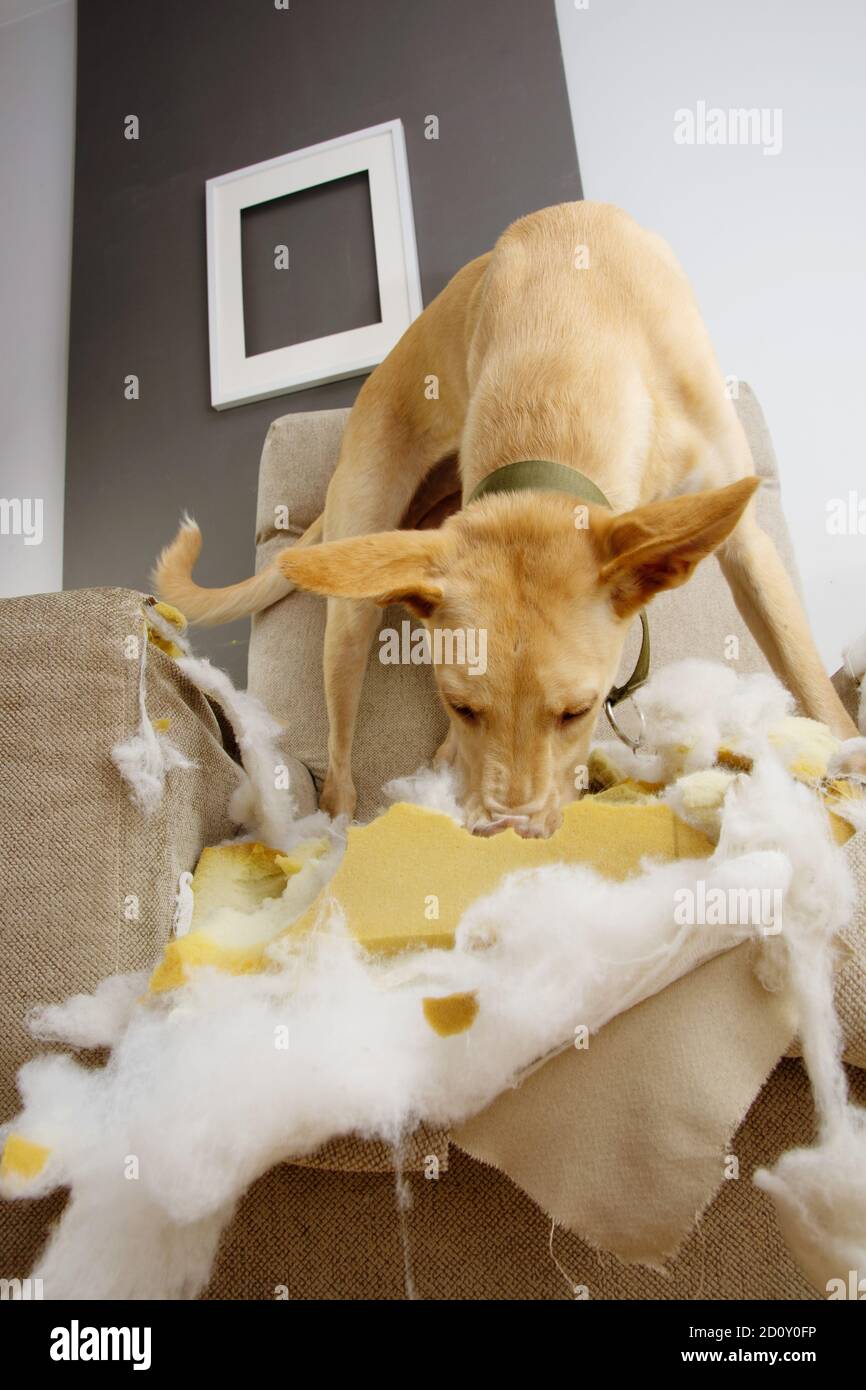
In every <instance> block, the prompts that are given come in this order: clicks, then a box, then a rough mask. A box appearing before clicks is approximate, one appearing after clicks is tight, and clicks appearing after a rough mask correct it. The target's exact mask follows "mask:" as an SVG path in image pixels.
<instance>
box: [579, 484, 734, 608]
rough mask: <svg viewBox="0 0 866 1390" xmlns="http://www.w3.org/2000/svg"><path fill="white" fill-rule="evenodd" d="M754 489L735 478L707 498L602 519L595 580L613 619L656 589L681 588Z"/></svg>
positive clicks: (674, 501)
mask: <svg viewBox="0 0 866 1390" xmlns="http://www.w3.org/2000/svg"><path fill="white" fill-rule="evenodd" d="M758 486H759V481H758V479H757V478H755V477H751V478H741V479H740V480H739V482H736V483H730V484H729V486H728V487H721V488H717V489H716V490H714V491H713V492H695V493H691V494H688V495H686V496H684V497H673V498H671V500H670V501H667V502H650V503H648V505H647V506H645V507H636V508H635V509H634V511H631V512H624V513H623V514H622V515H621V516H614V517H610V518H607V517H605V518H604V520H603V521H602V522H601V525H600V527H596V528H594V529H595V531H596V537H597V541H598V544H599V546H600V550H601V558H602V564H601V568H600V571H599V579H600V581H601V583H602V585H603V586H604V587H605V588H606V589H607V590H608V592H609V594H610V599H611V603H612V604H613V607H614V610H615V611H616V613H617V614H618V616H619V617H622V618H626V617H628V616H629V615H630V614H631V613H633V612H635V611H636V610H637V609H638V608H642V607H643V605H644V604H645V603H647V602H648V601H649V599H651V598H652V597H653V595H654V594H657V593H658V592H659V591H660V590H661V589H675V588H676V587H677V586H678V585H679V584H685V582H686V580H687V579H689V578H690V577H691V575H692V573H693V571H694V569H695V566H696V565H697V564H698V563H699V561H701V560H703V559H704V557H705V556H707V555H709V554H710V552H711V551H713V550H715V549H716V547H717V546H719V545H721V543H722V541H724V540H726V539H727V537H728V536H729V535H730V534H731V532H732V531H733V529H734V527H735V526H736V524H737V522H738V521H739V520H740V517H741V516H742V515H743V512H744V511H745V510H746V507H747V506H748V504H749V500H750V499H751V497H752V495H753V493H754V492H755V490H756V488H757V487H758ZM594 520H600V517H598V515H597V516H596V518H594Z"/></svg>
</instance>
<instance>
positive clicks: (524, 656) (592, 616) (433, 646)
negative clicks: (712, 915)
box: [278, 478, 758, 835]
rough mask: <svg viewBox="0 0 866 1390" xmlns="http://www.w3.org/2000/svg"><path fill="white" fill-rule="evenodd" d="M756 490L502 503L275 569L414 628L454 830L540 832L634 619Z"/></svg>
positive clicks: (526, 497)
mask: <svg viewBox="0 0 866 1390" xmlns="http://www.w3.org/2000/svg"><path fill="white" fill-rule="evenodd" d="M757 486H758V483H757V480H756V479H755V478H745V479H743V480H741V481H740V482H737V483H732V484H731V485H730V486H729V487H725V488H720V489H718V490H716V491H713V492H703V493H694V494H691V495H688V496H684V497H677V498H674V499H672V500H671V501H667V502H653V503H650V504H648V505H647V506H643V507H638V508H636V509H635V510H633V511H630V512H625V513H622V514H620V515H615V514H613V513H612V512H609V511H607V510H606V509H605V508H603V507H578V508H576V507H575V504H574V500H573V499H570V498H568V497H566V496H565V495H563V494H559V493H544V492H521V493H506V494H500V495H496V496H492V497H489V498H486V499H482V500H481V501H479V502H476V503H473V504H472V506H470V507H468V508H467V509H466V510H465V511H463V512H460V513H458V514H457V515H456V516H454V517H452V518H450V519H449V520H448V521H447V522H446V523H445V524H444V525H443V526H442V528H441V529H440V530H438V531H383V532H379V533H377V534H374V535H367V536H360V537H358V538H356V539H349V540H341V541H332V542H329V543H325V544H322V545H317V546H312V547H310V549H304V550H287V551H284V552H283V553H282V555H281V556H280V557H279V560H278V563H279V566H280V568H281V569H282V571H283V573H284V574H285V575H286V577H287V578H289V579H291V580H292V581H293V582H294V583H296V584H297V585H299V587H301V588H304V589H311V590H313V591H314V592H315V593H320V594H327V595H329V596H333V597H342V598H354V599H374V600H375V601H376V602H377V603H379V604H381V605H383V606H384V605H385V604H389V603H402V604H404V605H405V606H406V607H407V608H408V609H409V610H410V611H411V612H412V613H413V614H414V615H415V616H416V617H417V618H418V619H419V620H420V622H421V623H423V625H424V627H425V628H426V629H427V632H428V634H429V636H428V638H427V639H424V640H426V641H427V643H428V644H429V655H430V657H431V659H432V662H433V670H434V674H435V678H436V684H437V686H438V689H439V694H440V697H441V699H442V703H443V704H444V706H445V709H446V710H447V712H448V716H449V719H450V720H451V729H450V732H449V737H448V743H447V750H448V752H449V754H450V755H451V760H452V762H453V764H454V766H455V769H456V771H457V774H458V779H459V782H460V784H461V786H462V795H463V804H464V807H465V810H466V813H467V823H468V824H469V825H470V826H471V827H472V828H473V829H475V830H477V831H480V832H485V831H486V832H488V833H489V832H490V831H494V830H497V829H502V828H504V827H505V826H506V825H513V826H514V827H515V829H517V830H518V831H519V832H520V833H522V834H529V835H549V834H550V833H551V832H552V831H553V830H555V829H556V827H557V825H558V824H559V822H560V820H561V807H562V805H563V804H564V803H565V802H568V801H572V800H574V799H575V795H576V789H577V788H579V787H580V786H581V784H582V777H581V772H582V769H583V768H584V767H585V764H586V761H587V757H588V754H589V743H590V738H591V735H592V729H593V725H594V724H595V719H596V715H597V714H598V712H599V709H600V708H601V706H602V704H603V702H604V699H605V697H606V695H607V693H608V691H609V689H610V687H611V685H612V684H613V682H614V680H615V678H616V673H617V668H618V666H619V661H620V656H621V654H622V648H623V644H624V641H625V636H626V633H627V631H628V629H629V625H630V623H631V621H632V619H633V618H634V615H635V614H636V613H637V611H638V610H639V609H640V608H641V607H643V606H644V605H645V604H646V603H648V602H649V601H650V600H651V599H652V597H653V596H654V595H655V594H657V593H658V592H660V590H662V589H671V588H675V587H676V586H677V585H679V584H683V583H684V582H685V581H686V580H687V579H688V578H689V577H690V575H691V574H692V572H693V571H694V569H695V566H696V565H697V564H698V562H699V561H700V560H702V559H703V558H704V557H705V556H706V555H708V554H709V553H710V552H711V551H712V550H714V549H715V548H716V547H717V546H718V545H720V544H721V543H722V541H724V540H725V539H726V537H727V536H729V535H730V533H731V531H732V530H733V529H734V527H735V526H736V524H737V522H738V521H739V519H740V517H741V516H742V514H743V511H744V510H745V508H746V506H747V505H748V502H749V499H750V498H751V496H752V493H753V492H754V490H755V488H756V487H757ZM416 652H417V647H416ZM416 659H417V657H416Z"/></svg>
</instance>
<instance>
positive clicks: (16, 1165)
mask: <svg viewBox="0 0 866 1390" xmlns="http://www.w3.org/2000/svg"><path fill="white" fill-rule="evenodd" d="M50 1153H51V1150H50V1149H46V1148H45V1147H44V1145H42V1144H34V1143H33V1141H32V1140H31V1139H25V1138H24V1136H23V1135H21V1134H9V1135H7V1136H6V1143H5V1144H4V1145H3V1157H2V1158H0V1178H23V1179H25V1180H29V1179H31V1178H38V1177H39V1174H40V1173H41V1172H42V1169H43V1168H44V1167H45V1164H46V1163H47V1162H48V1156H49V1154H50Z"/></svg>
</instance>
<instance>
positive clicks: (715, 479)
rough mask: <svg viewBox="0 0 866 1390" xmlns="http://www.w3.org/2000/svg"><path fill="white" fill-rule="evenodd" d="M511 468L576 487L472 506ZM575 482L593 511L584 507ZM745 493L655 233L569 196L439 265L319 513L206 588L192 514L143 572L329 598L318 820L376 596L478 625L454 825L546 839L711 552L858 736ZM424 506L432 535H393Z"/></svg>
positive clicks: (816, 706)
mask: <svg viewBox="0 0 866 1390" xmlns="http://www.w3.org/2000/svg"><path fill="white" fill-rule="evenodd" d="M455 460H456V464H455V463H454V461H455ZM522 460H543V461H549V464H550V469H551V470H553V473H554V476H555V477H561V478H566V482H567V483H569V484H570V481H571V475H570V474H569V475H566V474H565V472H564V470H563V468H562V465H565V466H566V467H567V469H569V470H572V472H573V475H574V482H575V488H574V489H572V488H571V487H570V486H569V488H568V490H567V491H566V490H559V489H558V487H557V486H555V485H554V486H550V485H548V486H544V487H528V488H522V489H520V490H517V491H514V490H506V491H498V492H492V493H489V494H488V495H484V496H482V497H480V498H479V499H477V500H471V499H472V498H473V493H474V492H476V491H477V490H478V489H479V486H481V487H483V486H484V485H485V482H487V481H491V480H492V477H493V475H494V474H497V473H498V471H499V470H500V469H503V468H504V466H506V465H509V464H513V463H517V462H520V461H522ZM455 468H456V470H457V473H456V474H455V472H454V469H455ZM557 468H558V472H557ZM449 470H450V472H449ZM593 484H595V486H596V488H597V489H600V492H601V494H602V496H603V500H605V501H607V502H608V503H609V506H604V505H602V504H601V502H600V501H599V500H598V499H597V500H595V501H590V502H587V503H585V504H584V503H581V502H580V501H579V498H580V497H581V495H583V496H586V493H585V492H584V491H583V490H584V488H586V487H588V488H589V489H590V490H592V485H593ZM455 486H459V494H458V495H457V496H456V497H455V498H454V499H453V502H449V491H453V489H454V487H455ZM757 486H758V480H757V479H756V477H755V476H754V465H753V462H752V458H751V454H750V451H749V446H748V442H747V440H746V436H745V433H744V431H743V427H742V425H741V424H740V421H739V419H738V417H737V414H736V412H735V410H734V408H733V405H732V404H731V401H730V399H729V398H728V394H727V392H726V383H725V380H724V378H723V377H722V374H721V372H720V369H719V366H718V364H717V362H716V358H715V355H714V352H713V349H712V346H711V343H710V340H709V336H708V334H707V331H706V328H705V326H704V324H703V321H702V319H701V316H700V312H699V310H698V307H697V304H696V302H695V299H694V297H693V295H692V292H691V289H690V287H689V284H688V281H687V279H686V276H685V274H684V273H683V271H682V269H681V268H680V266H679V264H678V262H677V260H676V259H675V257H674V255H673V253H672V251H671V250H670V248H669V247H668V245H667V243H666V242H665V241H663V240H662V239H661V238H660V237H659V236H657V235H656V234H655V233H653V232H650V231H647V230H645V229H643V228H642V227H640V226H639V225H638V224H637V223H636V222H635V221H633V220H632V218H630V217H629V216H628V215H627V214H626V213H624V212H622V211H621V210H620V209H618V208H616V207H613V206H610V205H606V204H600V203H591V202H580V203H564V204H561V205H559V206H556V207H550V208H546V209H544V210H543V211H540V212H536V213H533V214H531V215H529V216H527V217H523V218H521V219H520V220H519V221H517V222H515V223H513V224H512V226H510V227H509V228H508V230H507V231H506V232H505V233H504V234H503V235H502V236H501V237H500V238H499V240H498V241H497V243H496V245H495V247H494V249H493V250H492V251H491V252H489V253H488V254H486V255H483V256H480V257H479V258H478V259H477V260H473V261H471V262H470V263H469V264H468V265H466V266H464V268H463V269H462V270H460V271H458V273H457V274H456V275H455V276H454V278H453V279H452V280H451V281H450V283H449V284H448V285H447V286H446V287H445V289H444V290H443V291H442V292H441V294H439V295H438V297H437V298H436V299H434V300H433V301H432V302H431V303H430V304H429V305H428V307H427V308H426V309H425V310H424V311H423V313H422V314H421V315H420V316H419V317H418V318H417V319H416V320H415V322H414V323H413V324H412V325H411V326H410V327H409V329H408V330H407V331H406V333H405V334H404V335H403V337H402V338H401V339H400V341H399V342H398V343H397V345H396V346H395V347H394V349H393V350H392V351H391V353H390V354H389V355H388V356H387V357H386V358H385V360H384V361H383V362H382V363H381V364H380V365H379V366H378V367H377V368H376V369H375V371H373V373H372V374H371V375H370V377H369V378H368V379H367V381H366V382H365V383H364V386H363V387H362V389H361V391H360V393H359V395H358V398H357V401H356V403H355V406H354V408H353V410H352V412H351V414H350V417H349V420H348V423H347V426H346V430H345V434H344V438H343V441H342V447H341V450H340V456H339V462H338V465H337V468H336V471H335V473H334V476H333V478H332V481H331V484H330V486H329V488H328V495H327V501H326V505H325V510H324V512H323V514H322V515H321V516H320V517H319V518H318V519H317V520H316V521H315V522H313V524H312V525H311V526H310V527H309V529H308V530H307V531H306V532H305V533H304V535H303V536H302V537H301V538H300V539H299V540H298V541H297V542H296V544H295V545H293V546H292V547H291V548H288V549H286V550H284V551H282V552H281V553H280V554H279V555H278V556H277V557H276V559H275V560H274V561H273V562H272V563H271V564H270V565H269V566H268V567H267V568H266V569H265V570H263V571H262V572H261V573H260V574H258V575H256V576H254V577H253V578H251V579H248V580H246V581H244V582H243V583H240V584H233V585H231V586H229V587H228V588H223V589H203V588H201V587H199V586H198V585H196V584H195V582H194V581H193V579H192V571H193V567H194V565H195V561H196V558H197V556H198V554H199V550H200V547H201V535H200V532H199V530H198V527H197V526H196V525H195V523H194V522H190V521H187V522H185V523H184V525H183V526H182V527H181V530H180V531H179V532H178V535H177V536H176V538H175V540H174V541H173V542H172V543H171V544H170V545H169V546H168V547H167V548H166V549H165V550H164V551H163V553H162V555H161V556H160V557H159V560H158V561H157V566H156V570H155V574H154V582H155V588H156V590H157V592H158V593H159V594H160V595H161V596H162V597H163V598H165V599H167V600H168V601H170V602H171V603H173V604H176V605H177V606H178V607H179V608H180V609H181V610H182V611H183V612H184V613H185V614H186V615H187V617H188V618H189V619H190V620H191V621H193V622H199V623H208V624H210V623H220V622H227V621H229V620H231V619H234V618H238V617H242V616H244V615H246V614H249V613H254V612H258V611H260V610H261V609H263V608H266V607H267V606H268V605H269V604H272V603H274V602H276V601H277V600H278V599H281V598H283V597H284V596H285V595H286V594H288V593H290V592H291V591H292V590H293V589H294V588H295V587H300V588H302V589H308V590H312V591H313V592H315V593H318V594H323V595H326V596H327V599H328V614H327V628H326V635H325V644H324V678H325V692H326V701H327V709H328V717H329V729H330V732H329V742H328V754H329V766H328V773H327V777H326V780H325V783H324V787H323V790H322V796H321V805H322V806H323V808H324V809H325V810H327V811H328V812H329V813H330V814H331V815H335V816H336V815H347V816H351V815H352V814H353V812H354V808H355V792H354V786H353V782H352V768H351V755H352V740H353V734H354V729H355V722H356V717H357V712H358V703H359V698H360V691H361V683H362V680H363V676H364V671H365V668H366V663H367V659H368V654H369V649H370V646H371V644H372V641H373V637H374V634H375V632H376V629H377V627H378V614H377V605H378V606H380V607H381V606H384V605H386V604H390V603H395V602H400V603H402V604H404V605H405V606H406V607H407V608H408V609H409V610H410V612H412V613H413V614H415V615H416V616H417V617H418V618H419V619H420V620H421V621H422V622H423V624H424V625H425V626H426V628H427V630H428V632H429V633H430V634H431V637H433V636H435V633H436V631H437V630H441V631H446V630H450V631H453V630H455V629H457V630H478V631H482V632H485V633H486V634H487V639H488V642H487V660H486V669H485V670H484V671H483V672H482V671H479V670H469V669H467V667H466V665H465V664H464V665H462V666H461V665H460V664H459V663H452V664H446V663H441V664H439V665H436V666H435V667H434V674H435V679H436V683H437V686H438V691H439V695H440V697H441V700H442V702H443V704H444V706H445V709H446V711H447V713H448V717H449V721H450V724H449V731H448V735H447V737H446V739H445V742H444V744H443V745H442V747H441V748H440V750H439V753H438V754H437V759H438V760H439V761H440V762H441V761H444V762H446V763H448V764H450V765H452V766H453V767H454V769H455V771H456V774H457V777H458V785H459V786H460V787H461V788H462V801H463V806H464V810H465V813H466V823H467V826H468V827H469V828H470V829H473V830H475V831H476V832H478V833H495V832H496V831H498V830H501V829H503V828H505V827H506V826H509V825H510V826H513V827H514V828H515V829H516V830H517V831H518V832H519V833H520V834H523V835H539V836H547V835H550V834H551V833H552V831H553V830H555V829H556V827H557V826H558V824H559V823H560V821H561V814H562V806H563V804H564V803H565V802H567V801H569V800H573V799H574V796H575V791H574V785H575V781H574V774H575V768H576V767H578V766H581V765H584V764H585V763H586V760H587V757H588V752H589V743H590V738H591V734H592V729H593V726H594V724H595V720H596V716H597V714H598V712H599V710H600V708H601V707H602V705H603V703H604V700H605V697H606V695H607V692H608V690H609V688H610V686H611V683H612V681H613V680H614V677H615V674H616V671H617V668H618V665H619V661H620V656H621V653H622V649H623V644H624V641H625V636H626V633H627V631H628V629H629V626H630V624H631V622H632V620H633V619H634V617H635V615H636V614H637V613H638V612H639V610H642V609H643V608H644V606H645V605H646V604H647V603H649V602H650V601H651V600H652V598H653V596H654V595H655V594H657V593H658V592H659V591H661V590H662V589H670V588H673V587H675V586H677V585H680V584H683V583H684V582H685V581H686V580H688V579H689V577H690V576H691V574H692V573H693V571H694V569H695V567H696V565H697V564H698V563H699V562H700V561H701V560H702V559H704V558H705V557H706V556H708V555H709V554H710V553H711V552H715V554H716V556H717V558H718V561H719V564H720V565H721V568H722V571H723V574H724V576H725V579H726V580H727V583H728V585H729V587H730V589H731V591H732V594H733V597H734V600H735V602H736V605H737V608H738V609H739V611H740V613H741V614H742V616H743V619H744V620H745V622H746V623H747V625H748V627H749V629H750V631H751V632H752V634H753V636H754V637H755V639H756V640H757V642H758V643H759V645H760V647H761V648H762V650H763V652H764V654H765V656H766V657H767V660H768V662H769V664H770V666H771V667H772V669H773V670H774V671H775V673H776V674H777V675H778V676H779V678H780V679H781V680H782V682H783V683H784V684H785V685H786V686H787V687H788V688H789V689H790V690H791V692H792V693H793V694H794V696H795V698H796V700H797V702H798V704H799V706H800V708H801V709H802V711H803V712H804V713H806V714H807V715H809V716H811V717H812V718H814V719H817V720H820V721H822V722H823V723H825V724H827V725H829V727H830V729H831V730H832V731H833V733H834V734H836V735H837V736H838V737H839V738H842V739H848V738H852V737H856V735H857V729H856V727H855V725H854V723H853V721H852V720H851V719H850V718H849V716H848V714H847V713H846V711H845V709H844V707H843V705H842V704H841V701H840V700H839V698H838V696H837V695H836V692H835V690H834V689H833V686H832V684H831V682H830V680H829V679H828V677H827V674H826V672H825V670H824V667H823V664H822V662H821V659H820V656H819V654H818V652H817V650H816V647H815V644H814V642H813V639H812V636H811V633H810V631H809V626H808V622H807V619H806V617H805V614H804V612H803V609H802V607H801V604H800V601H799V599H798V597H797V593H796V590H795V588H794V586H793V584H792V582H791V580H790V578H789V576H788V574H787V572H786V570H785V567H784V565H783V564H782V561H781V559H780V558H779V555H778V553H777V551H776V549H775V547H774V545H773V543H772V541H771V540H770V538H769V537H768V536H767V535H766V533H765V532H764V531H763V530H762V529H761V528H760V526H759V525H758V522H757V521H756V519H755V508H754V493H755V490H756V488H757ZM419 498H422V499H423V506H424V509H426V511H427V513H428V518H429V517H430V516H433V517H434V519H435V520H439V521H441V525H439V526H430V525H417V526H409V527H407V525H406V520H407V517H409V518H410V520H411V518H412V516H413V508H414V511H415V513H417V511H418V499H419ZM454 505H457V506H458V507H459V509H458V510H456V511H454V510H452V507H453V506H454ZM449 512H450V514H449ZM578 517H579V518H580V524H577V518H578ZM443 518H444V519H443Z"/></svg>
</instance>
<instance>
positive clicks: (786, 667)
mask: <svg viewBox="0 0 866 1390" xmlns="http://www.w3.org/2000/svg"><path fill="white" fill-rule="evenodd" d="M717 554H718V558H719V563H720V565H721V567H722V572H723V574H724V576H725V578H726V579H727V581H728V584H729V586H730V589H731V593H732V594H733V597H734V602H735V603H736V605H737V608H738V609H739V610H740V613H741V614H742V616H743V618H744V619H745V621H746V623H747V624H748V627H749V630H750V631H751V633H752V636H753V637H754V638H755V641H756V642H757V643H758V645H759V647H760V648H761V650H762V651H763V653H764V655H765V656H766V658H767V660H768V662H769V663H770V665H771V666H772V668H773V670H774V671H775V673H776V675H777V676H778V677H779V679H780V680H781V681H782V683H783V684H784V685H786V686H787V687H788V689H789V690H790V691H791V693H792V694H793V695H794V697H795V698H796V700H797V703H798V705H799V706H800V709H801V710H802V712H803V713H804V714H806V715H808V716H809V717H810V718H811V719H817V720H819V721H820V722H821V723H822V724H826V725H827V726H828V727H829V728H830V730H831V731H832V732H833V733H834V734H835V735H836V737H837V738H841V739H849V738H856V737H857V734H858V730H857V726H856V725H855V723H854V721H853V720H852V719H851V717H850V715H849V714H848V713H847V711H846V709H845V707H844V705H843V704H842V701H841V700H840V699H839V696H838V695H837V694H836V691H835V690H834V689H833V685H832V683H831V681H830V678H829V676H828V675H827V672H826V671H825V670H824V664H823V662H822V661H821V657H820V655H819V653H818V649H817V648H816V646H815V643H814V641H813V639H812V633H811V631H810V629H809V623H808V620H807V618H806V615H805V613H804V612H803V608H802V605H801V603H800V599H799V596H798V594H797V591H796V589H795V588H794V585H793V583H792V582H791V578H790V576H789V574H788V571H787V570H786V569H785V566H784V565H783V563H782V560H781V558H780V556H779V552H778V551H777V550H776V547H775V545H774V544H773V542H772V540H771V539H770V537H769V536H768V535H767V533H766V532H765V531H763V530H762V529H761V527H760V526H759V525H758V523H757V522H756V521H755V520H754V519H753V518H752V517H750V516H746V517H744V518H743V520H742V521H741V522H740V525H739V526H738V527H737V529H736V530H735V531H734V533H733V534H732V536H731V537H730V539H729V540H728V541H726V542H725V544H724V545H723V546H722V547H721V548H720V549H719V550H718V552H717Z"/></svg>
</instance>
